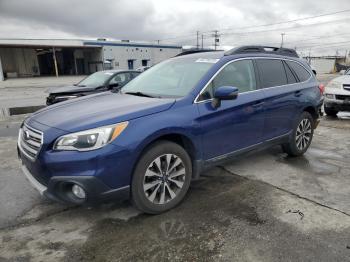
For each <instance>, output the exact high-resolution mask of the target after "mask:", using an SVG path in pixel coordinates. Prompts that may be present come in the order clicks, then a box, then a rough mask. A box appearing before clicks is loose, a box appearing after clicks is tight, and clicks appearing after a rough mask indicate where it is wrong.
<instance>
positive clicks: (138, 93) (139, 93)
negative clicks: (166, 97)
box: [124, 91, 155, 98]
mask: <svg viewBox="0 0 350 262" xmlns="http://www.w3.org/2000/svg"><path fill="white" fill-rule="evenodd" d="M124 94H128V95H134V96H144V97H152V98H155V96H152V95H149V94H146V93H143V92H140V91H138V92H125V93H124Z"/></svg>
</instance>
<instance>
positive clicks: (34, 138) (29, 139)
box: [18, 125, 44, 161]
mask: <svg viewBox="0 0 350 262" xmlns="http://www.w3.org/2000/svg"><path fill="white" fill-rule="evenodd" d="M43 140H44V139H43V133H42V132H40V131H38V130H35V129H33V128H31V127H29V126H27V125H23V127H22V128H21V129H20V130H19V135H18V146H19V148H20V150H21V152H22V153H23V154H24V155H25V156H26V157H28V158H29V159H30V160H32V161H34V160H35V159H36V157H37V155H38V154H39V152H40V149H41V146H42V144H43Z"/></svg>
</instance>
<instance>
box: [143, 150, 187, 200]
mask: <svg viewBox="0 0 350 262" xmlns="http://www.w3.org/2000/svg"><path fill="white" fill-rule="evenodd" d="M185 177H186V170H185V165H184V163H183V161H182V160H181V158H180V157H178V156H177V155H175V154H165V155H161V156H159V157H157V158H156V159H154V160H153V161H152V162H151V164H150V165H149V166H148V168H147V170H146V173H145V175H144V179H143V190H144V193H145V195H146V197H147V199H148V200H149V201H150V202H152V203H154V204H161V205H162V204H165V203H167V202H169V201H171V200H173V199H174V198H175V197H176V196H177V195H178V193H179V192H180V191H181V189H182V187H183V185H184V183H185Z"/></svg>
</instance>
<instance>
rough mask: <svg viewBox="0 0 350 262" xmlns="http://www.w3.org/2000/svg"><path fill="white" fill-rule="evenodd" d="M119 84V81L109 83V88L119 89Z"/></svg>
mask: <svg viewBox="0 0 350 262" xmlns="http://www.w3.org/2000/svg"><path fill="white" fill-rule="evenodd" d="M119 86H120V84H119V83H115V84H111V85H108V89H109V90H113V89H117V88H119Z"/></svg>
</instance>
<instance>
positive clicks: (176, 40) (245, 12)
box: [0, 0, 350, 55]
mask: <svg viewBox="0 0 350 262" xmlns="http://www.w3.org/2000/svg"><path fill="white" fill-rule="evenodd" d="M342 10H349V12H343V13H339V14H335V15H330V16H322V17H319V18H314V19H307V20H302V21H297V22H293V23H282V24H281V23H280V22H283V21H287V20H294V19H299V18H304V17H310V16H315V15H320V14H326V13H332V12H337V11H342ZM273 23H280V24H278V25H268V26H260V25H266V24H273ZM257 26H260V27H257ZM349 28H350V0H316V1H315V0H235V1H234V0H216V1H209V0H201V1H200V0H176V1H167V0H149V1H146V0H100V1H88V0H55V1H50V0H25V1H19V0H0V38H89V39H90V38H101V37H103V38H107V39H130V40H138V41H156V40H161V43H164V44H165V43H169V44H181V45H195V44H196V31H197V30H198V31H200V32H201V33H200V35H201V34H202V33H203V35H204V45H205V46H211V45H212V44H213V42H214V40H213V37H212V36H211V35H212V31H213V30H218V31H219V34H220V35H221V36H220V45H221V46H222V47H227V46H237V45H242V44H269V45H280V42H281V33H282V32H283V33H285V37H284V38H285V45H286V46H289V47H293V48H294V47H296V48H297V50H299V51H303V52H304V53H306V52H309V51H311V53H312V54H332V55H334V54H335V52H336V50H338V53H339V54H344V53H345V51H346V50H347V49H349V51H350V31H349ZM200 42H201V41H200Z"/></svg>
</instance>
